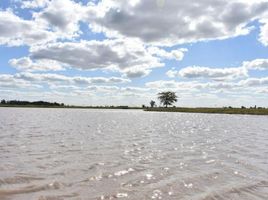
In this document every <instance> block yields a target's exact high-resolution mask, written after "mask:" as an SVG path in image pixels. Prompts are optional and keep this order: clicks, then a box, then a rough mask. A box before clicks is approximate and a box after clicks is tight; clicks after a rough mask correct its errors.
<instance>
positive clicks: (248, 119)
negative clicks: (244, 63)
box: [0, 108, 268, 200]
mask: <svg viewBox="0 0 268 200" xmlns="http://www.w3.org/2000/svg"><path fill="white" fill-rule="evenodd" d="M0 199H1V200H65V199H67V200H93V199H96V200H102V199H104V200H105V199H122V200H123V199H130V200H143V199H144V200H146V199H163V200H169V199H172V200H173V199H174V200H180V199H182V200H188V199H190V200H223V199H227V200H229V199H232V200H261V199H262V200H267V199H268V117H267V116H246V115H244V116H243V115H218V114H211V115H209V114H193V113H191V114H188V113H154V112H143V111H140V110H80V109H35V108H0Z"/></svg>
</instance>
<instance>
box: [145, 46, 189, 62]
mask: <svg viewBox="0 0 268 200" xmlns="http://www.w3.org/2000/svg"><path fill="white" fill-rule="evenodd" d="M148 51H149V52H150V53H151V54H152V55H157V56H159V57H161V58H164V59H175V60H178V61H180V60H182V59H183V57H184V53H185V52H187V51H188V50H187V49H185V48H181V49H176V50H172V51H170V52H168V51H165V50H164V49H160V48H158V47H149V48H148Z"/></svg>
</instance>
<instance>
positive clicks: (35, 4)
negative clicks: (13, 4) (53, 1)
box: [21, 0, 49, 8]
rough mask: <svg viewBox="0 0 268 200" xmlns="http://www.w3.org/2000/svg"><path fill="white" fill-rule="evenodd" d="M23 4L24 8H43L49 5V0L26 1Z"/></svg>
mask: <svg viewBox="0 0 268 200" xmlns="http://www.w3.org/2000/svg"><path fill="white" fill-rule="evenodd" d="M21 3H22V5H21V7H22V8H43V7H45V6H47V5H48V3H49V0H26V1H25V0H24V1H22V2H21Z"/></svg>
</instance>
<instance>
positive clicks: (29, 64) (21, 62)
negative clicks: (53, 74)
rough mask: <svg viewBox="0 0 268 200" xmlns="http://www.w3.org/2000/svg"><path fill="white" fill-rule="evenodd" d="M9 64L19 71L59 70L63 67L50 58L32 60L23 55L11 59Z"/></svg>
mask: <svg viewBox="0 0 268 200" xmlns="http://www.w3.org/2000/svg"><path fill="white" fill-rule="evenodd" d="M9 64H10V65H11V66H12V67H15V68H16V69H17V70H19V71H29V72H33V71H60V70H64V68H63V67H62V66H61V65H60V64H59V63H57V62H56V61H52V60H38V61H36V62H33V61H32V60H31V59H30V58H29V57H23V58H19V59H11V60H10V61H9Z"/></svg>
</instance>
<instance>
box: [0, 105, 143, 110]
mask: <svg viewBox="0 0 268 200" xmlns="http://www.w3.org/2000/svg"><path fill="white" fill-rule="evenodd" d="M0 108H60V109H107V110H122V109H123V110H133V109H136V110H137V109H139V110H142V109H143V108H141V107H127V106H114V107H110V106H108V107H105V106H37V105H0Z"/></svg>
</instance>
